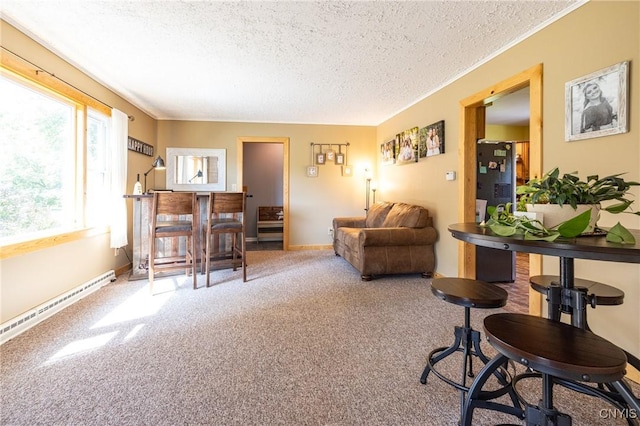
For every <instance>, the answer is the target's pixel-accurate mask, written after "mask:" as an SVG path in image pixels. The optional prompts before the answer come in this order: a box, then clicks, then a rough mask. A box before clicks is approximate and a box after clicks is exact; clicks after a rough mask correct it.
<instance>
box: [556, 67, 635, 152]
mask: <svg viewBox="0 0 640 426" xmlns="http://www.w3.org/2000/svg"><path fill="white" fill-rule="evenodd" d="M628 97H629V61H623V62H620V63H617V64H615V65H612V66H610V67H607V68H603V69H601V70H598V71H596V72H593V73H591V74H588V75H585V76H583V77H580V78H577V79H575V80H572V81H569V82H567V83H565V141H567V142H571V141H577V140H583V139H589V138H597V137H601V136H609V135H615V134H618V133H626V132H628V131H629V127H628V114H629V108H628V104H627V102H628ZM591 98H593V99H591Z"/></svg>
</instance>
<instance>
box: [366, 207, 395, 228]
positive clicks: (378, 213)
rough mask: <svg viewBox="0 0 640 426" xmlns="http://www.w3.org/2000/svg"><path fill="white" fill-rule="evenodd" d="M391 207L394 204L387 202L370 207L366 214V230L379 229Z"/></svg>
mask: <svg viewBox="0 0 640 426" xmlns="http://www.w3.org/2000/svg"><path fill="white" fill-rule="evenodd" d="M393 205H394V203H388V202H380V203H375V204H374V205H372V206H371V207H370V208H369V211H368V212H367V220H366V225H365V226H366V227H367V228H380V227H381V226H382V224H383V223H384V221H385V219H386V217H387V214H388V213H389V210H391V207H393Z"/></svg>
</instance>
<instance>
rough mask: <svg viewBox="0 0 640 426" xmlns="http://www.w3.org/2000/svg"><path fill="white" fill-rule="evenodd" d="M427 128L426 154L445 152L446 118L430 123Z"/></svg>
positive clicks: (428, 155)
mask: <svg viewBox="0 0 640 426" xmlns="http://www.w3.org/2000/svg"><path fill="white" fill-rule="evenodd" d="M425 129H426V140H425V142H426V148H427V152H426V156H427V157H431V156H433V155H438V154H444V120H440V121H438V122H437V123H433V124H429V125H428V126H427V127H425Z"/></svg>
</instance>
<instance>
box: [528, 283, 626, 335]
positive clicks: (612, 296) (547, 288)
mask: <svg viewBox="0 0 640 426" xmlns="http://www.w3.org/2000/svg"><path fill="white" fill-rule="evenodd" d="M529 282H530V283H531V288H533V289H534V290H535V291H537V292H538V293H541V294H544V295H545V296H546V300H547V303H548V305H549V315H550V317H551V319H554V320H560V315H561V314H562V313H563V312H564V313H574V312H571V311H572V310H573V309H567V307H569V308H575V309H581V308H582V307H584V309H585V312H584V314H583V315H584V323H585V326H586V328H587V329H588V327H589V326H588V325H587V323H586V305H589V306H591V307H592V308H595V307H596V306H597V305H605V306H607V305H608V306H613V305H621V304H622V302H623V301H624V292H623V291H622V290H620V289H618V288H615V287H612V286H610V285H606V284H602V283H599V282H595V281H589V280H583V279H580V278H575V279H574V288H575V289H578V290H580V291H581V293H582V294H583V295H584V297H585V300H584V301H583V302H584V303H576V301H574V300H571V299H572V298H573V297H574V296H567V295H563V294H562V286H561V285H560V277H559V276H557V275H537V276H534V277H531V278H529ZM583 289H584V290H583ZM574 305H579V306H574Z"/></svg>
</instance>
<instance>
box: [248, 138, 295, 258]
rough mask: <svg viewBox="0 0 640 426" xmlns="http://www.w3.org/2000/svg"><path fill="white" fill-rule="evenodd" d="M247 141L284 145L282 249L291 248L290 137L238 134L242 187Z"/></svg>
mask: <svg viewBox="0 0 640 426" xmlns="http://www.w3.org/2000/svg"><path fill="white" fill-rule="evenodd" d="M245 143H277V144H281V145H282V210H283V212H284V219H283V221H282V249H283V250H285V251H286V250H288V249H289V138H285V137H271V136H238V137H237V138H236V149H237V151H238V155H237V156H236V158H237V161H238V164H237V166H236V170H237V173H238V176H237V179H236V180H237V181H238V182H239V184H240V187H242V186H243V185H244V182H243V180H244V176H243V171H244V144H245Z"/></svg>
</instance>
